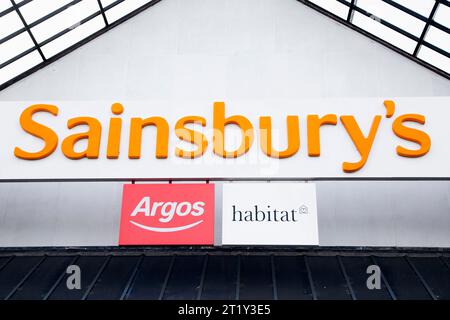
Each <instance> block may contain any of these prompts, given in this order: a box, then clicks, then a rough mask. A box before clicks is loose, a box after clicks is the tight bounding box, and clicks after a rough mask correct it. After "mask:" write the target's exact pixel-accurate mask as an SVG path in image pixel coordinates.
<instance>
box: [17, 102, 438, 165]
mask: <svg viewBox="0 0 450 320" xmlns="http://www.w3.org/2000/svg"><path fill="white" fill-rule="evenodd" d="M384 106H385V107H386V115H385V117H383V116H381V115H376V116H375V117H374V118H373V119H372V123H371V127H370V130H369V132H368V133H363V132H362V130H361V128H360V126H359V124H358V121H357V120H356V119H355V117H354V116H353V115H342V116H340V117H339V119H340V124H339V125H338V115H336V114H325V115H323V116H319V115H316V114H310V115H304V116H305V117H306V121H305V122H306V123H305V126H306V128H307V135H308V139H307V142H308V148H307V156H308V157H311V158H313V157H320V155H321V145H320V130H321V127H322V126H325V125H330V126H333V127H334V128H333V129H332V130H345V132H346V134H347V136H348V137H349V138H350V140H351V142H352V143H353V145H354V147H355V148H356V151H357V152H358V153H359V156H360V157H359V160H358V161H355V162H349V161H345V162H343V163H342V170H343V171H344V172H346V173H353V172H356V171H358V170H360V169H361V168H363V167H364V166H365V164H366V163H367V160H368V159H369V156H370V154H371V152H372V151H371V150H372V147H373V144H374V141H375V138H376V136H377V134H378V128H379V127H380V123H381V121H389V124H392V132H391V131H389V132H390V134H391V135H392V136H393V137H394V135H395V136H397V137H399V138H401V139H403V140H405V141H409V142H413V143H415V144H417V145H418V147H417V148H415V149H414V148H406V147H404V146H402V145H397V146H395V151H391V152H396V154H397V155H398V156H401V157H408V158H417V157H422V156H424V155H426V154H427V153H428V152H429V150H430V147H431V138H430V136H429V135H428V134H427V133H426V132H425V131H424V130H419V129H416V128H414V127H411V126H409V125H407V123H408V122H410V123H413V124H414V123H415V124H419V125H422V126H424V125H425V120H426V119H425V116H423V115H420V114H403V115H400V116H398V117H393V116H394V113H395V106H396V105H395V102H394V101H392V100H386V101H384ZM124 112H125V108H124V106H123V105H122V104H121V103H114V104H112V106H111V113H112V115H111V117H110V118H109V120H107V121H109V126H108V130H107V132H102V123H101V121H100V120H98V119H96V118H94V117H87V116H81V117H74V118H70V119H68V120H67V129H68V130H69V131H70V130H72V129H74V128H77V127H79V126H86V127H87V130H86V131H84V132H81V133H72V134H68V135H66V136H65V138H62V143H61V153H62V154H63V155H64V156H65V157H67V158H68V159H71V160H81V159H85V158H86V159H98V158H99V157H100V154H101V148H102V147H101V146H102V145H104V146H105V149H106V150H105V151H106V152H105V154H106V158H107V159H111V160H114V159H119V157H120V154H119V152H120V148H121V136H122V134H125V132H122V130H123V127H126V128H127V129H126V130H127V131H128V132H127V133H128V139H129V140H128V146H127V147H128V154H127V156H128V158H129V159H140V158H141V148H142V146H141V144H142V135H143V134H144V132H143V131H144V130H143V129H144V128H146V127H148V126H152V127H154V128H155V129H156V136H155V137H154V138H153V139H154V141H156V143H155V145H156V148H155V149H156V151H155V155H154V157H155V158H157V159H166V158H168V157H169V138H170V128H171V126H173V129H174V134H175V136H176V137H178V139H180V140H181V141H184V142H187V143H190V144H192V148H190V149H187V146H186V147H181V146H179V147H177V146H175V148H174V156H176V157H179V158H183V159H194V158H198V157H202V156H203V155H204V154H205V152H206V151H207V148H208V145H209V143H211V144H212V153H213V154H215V155H217V156H219V157H222V158H225V159H226V158H237V157H240V156H243V155H244V154H246V153H247V152H248V151H249V150H250V148H251V147H252V144H253V141H254V139H255V132H259V144H260V148H261V151H262V153H263V154H264V155H266V156H267V157H270V158H275V159H285V158H293V157H297V156H296V155H297V154H298V153H299V150H300V141H301V139H300V138H301V134H300V131H301V130H300V124H301V121H300V116H299V115H289V116H286V135H281V136H282V137H284V138H283V139H282V140H284V141H286V142H287V144H286V145H287V146H286V147H285V148H283V149H282V150H279V149H277V148H276V147H275V146H274V143H273V142H274V141H273V140H274V136H275V134H276V133H277V132H279V131H278V129H277V128H274V127H273V124H272V117H271V116H267V115H265V116H258V117H257V120H256V119H255V120H252V121H259V131H255V129H254V127H253V124H252V121H250V119H251V118H247V117H245V116H243V115H240V114H235V115H228V116H227V115H226V106H225V103H224V102H215V103H214V104H213V110H212V113H213V116H212V119H211V120H212V121H211V120H210V121H211V122H210V126H212V129H213V132H212V134H211V135H208V134H207V133H205V134H204V133H202V131H203V128H206V127H207V124H208V120H207V118H205V117H202V116H200V115H189V116H184V117H180V118H179V119H178V120H176V121H175V122H174V124H172V123H170V122H168V120H166V119H165V118H163V117H160V116H154V115H153V116H149V117H147V118H140V117H131V116H130V117H128V118H125V117H124V116H123V115H124V114H126V113H124ZM38 113H43V114H50V115H52V116H54V117H55V118H58V117H61V116H62V115H60V113H61V114H62V111H61V112H60V110H59V109H58V107H57V106H55V105H49V104H34V105H31V106H29V107H28V108H26V109H25V110H24V111H23V112H22V113H21V115H20V119H19V120H20V121H19V122H20V127H21V128H22V130H23V131H24V132H26V133H28V134H30V135H32V136H34V137H37V138H38V139H40V140H41V141H42V142H43V143H44V146H43V147H41V148H40V150H39V151H36V152H31V151H30V150H27V151H26V150H24V149H23V148H21V147H19V146H16V147H15V148H14V155H15V156H16V157H17V158H20V159H24V160H39V159H43V158H46V157H49V156H51V155H52V154H53V153H54V152H55V150H56V149H57V147H58V141H59V138H60V137H59V136H58V132H57V130H55V129H52V128H50V127H48V126H46V125H43V124H41V123H39V122H38V121H37V120H36V119H33V117H35V115H36V114H38ZM391 118H392V119H391ZM171 120H172V119H171ZM189 125H197V126H201V129H202V130H200V129H194V128H191V127H190V126H189ZM228 125H235V126H237V127H238V128H239V131H238V132H239V133H240V135H239V145H238V147H237V148H235V149H234V150H227V149H226V148H225V141H226V134H225V128H226V127H227V126H228ZM330 130H331V129H330ZM281 132H284V131H281ZM385 133H386V132H385V131H383V134H385ZM103 134H104V135H106V136H105V137H104V138H105V139H107V141H104V142H105V143H104V144H101V142H102V137H103ZM380 135H381V133H380ZM211 136H212V141H209V139H211ZM337 136H340V135H337ZM383 137H384V138H386V137H385V136H383ZM380 138H381V136H380ZM228 139H230V138H228ZM81 141H84V142H85V147H83V150H82V151H79V150H76V149H77V148H76V146H77V145H78V143H79V142H81ZM334 143H339V141H337V142H334ZM78 149H79V148H78ZM311 161H313V160H311Z"/></svg>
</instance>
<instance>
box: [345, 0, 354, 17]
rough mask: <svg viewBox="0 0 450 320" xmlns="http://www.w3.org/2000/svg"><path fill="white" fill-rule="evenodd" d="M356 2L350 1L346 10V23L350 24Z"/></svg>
mask: <svg viewBox="0 0 450 320" xmlns="http://www.w3.org/2000/svg"><path fill="white" fill-rule="evenodd" d="M355 6H356V0H352V2H351V3H350V7H349V8H348V15H347V22H352V20H353V13H354V12H355V11H354V10H355Z"/></svg>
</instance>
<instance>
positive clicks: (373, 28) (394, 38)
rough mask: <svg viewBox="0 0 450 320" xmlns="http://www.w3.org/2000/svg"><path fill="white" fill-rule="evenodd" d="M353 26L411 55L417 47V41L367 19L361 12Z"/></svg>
mask: <svg viewBox="0 0 450 320" xmlns="http://www.w3.org/2000/svg"><path fill="white" fill-rule="evenodd" d="M353 24H354V25H356V26H358V27H360V28H362V29H364V30H366V31H368V32H370V33H372V34H373V35H376V36H377V37H379V38H381V39H383V40H385V41H387V42H389V43H392V44H394V45H395V46H396V47H398V48H400V49H402V50H404V51H406V52H408V53H411V54H412V53H413V52H414V49H415V47H416V45H417V42H416V41H413V40H411V39H409V38H408V37H405V36H404V35H402V34H400V33H398V32H396V31H394V30H392V29H390V28H388V27H386V26H384V25H382V24H381V23H379V22H378V20H377V19H376V18H370V17H367V16H365V15H363V14H361V13H359V12H356V13H355V14H354V16H353Z"/></svg>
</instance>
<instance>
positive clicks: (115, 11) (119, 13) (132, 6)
mask: <svg viewBox="0 0 450 320" xmlns="http://www.w3.org/2000/svg"><path fill="white" fill-rule="evenodd" d="M115 2H116V1H114V0H102V5H103V7H104V8H108V7H109V6H111V8H110V9H109V10H107V11H106V18H107V19H108V21H109V22H114V21H117V20H118V19H120V18H122V17H123V16H125V15H127V14H128V13H130V12H132V11H134V10H136V9H138V8H139V7H141V6H143V5H145V4H147V3H149V2H151V1H149V0H134V1H123V2H120V3H119V4H117V5H115V6H114V7H112V5H113V4H114V3H115Z"/></svg>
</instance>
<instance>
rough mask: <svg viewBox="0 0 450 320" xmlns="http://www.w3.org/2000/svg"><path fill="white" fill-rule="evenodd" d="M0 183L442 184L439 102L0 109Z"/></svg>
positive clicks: (449, 149)
mask: <svg viewBox="0 0 450 320" xmlns="http://www.w3.org/2000/svg"><path fill="white" fill-rule="evenodd" d="M1 104H2V117H0V135H1V137H2V139H1V148H0V162H1V164H2V165H1V168H0V179H3V180H5V179H14V180H16V179H17V180H20V179H95V178H102V179H114V178H124V179H128V178H131V179H132V178H163V179H164V178H167V179H170V178H205V179H208V178H236V177H238V178H265V177H269V178H270V177H280V178H309V177H338V178H339V177H346V178H348V177H350V178H352V177H450V167H449V166H448V163H449V162H450V145H449V143H448V137H450V126H449V125H448V119H450V108H449V106H450V98H448V97H442V98H364V99H363V98H361V99H322V100H302V101H292V100H288V101H287V100H264V101H178V100H173V101H172V100H171V101H167V100H164V101H128V102H127V101H122V102H114V103H112V102H104V101H91V102H85V101H76V102H75V101H72V102H67V101H65V102H58V101H53V102H52V101H50V102H49V101H44V102H43V101H36V102H32V103H31V102H2V103H1Z"/></svg>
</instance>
